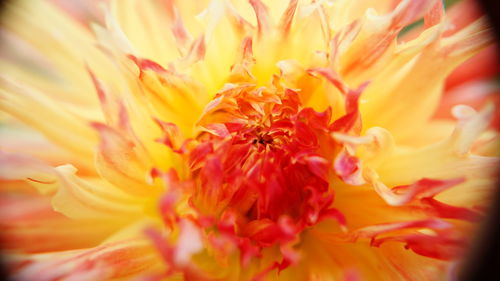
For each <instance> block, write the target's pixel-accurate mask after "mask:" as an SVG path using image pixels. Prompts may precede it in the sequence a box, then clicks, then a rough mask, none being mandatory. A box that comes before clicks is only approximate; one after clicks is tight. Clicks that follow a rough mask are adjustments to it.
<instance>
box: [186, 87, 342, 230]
mask: <svg viewBox="0 0 500 281" xmlns="http://www.w3.org/2000/svg"><path fill="white" fill-rule="evenodd" d="M330 118H331V112H330V110H327V111H325V112H323V113H318V112H315V111H314V110H312V109H311V108H303V107H302V106H301V103H300V100H299V96H298V94H297V93H296V92H294V91H292V90H289V89H285V90H280V89H268V88H254V87H252V86H245V87H234V88H231V89H229V90H226V91H223V92H221V93H219V94H218V96H217V97H216V98H215V99H214V101H213V102H212V103H210V104H209V105H208V106H207V108H206V110H205V114H204V115H203V117H202V118H201V119H200V122H199V124H200V125H201V126H202V127H204V128H205V129H206V130H204V131H203V132H202V133H200V134H199V135H198V137H197V141H198V144H197V146H196V147H195V148H194V149H193V150H192V151H191V152H190V155H189V163H190V171H191V173H192V175H193V178H195V181H196V182H195V186H196V188H195V189H196V190H195V193H194V196H193V197H192V204H193V205H194V206H195V207H196V208H197V209H198V210H199V211H200V212H201V213H203V214H205V215H209V216H213V217H214V218H216V219H224V218H225V217H228V216H231V217H234V219H235V221H234V223H235V226H236V231H237V233H238V234H239V235H242V236H250V237H251V236H255V235H257V233H258V232H259V229H260V227H262V225H263V224H265V225H267V224H273V223H278V222H279V221H280V220H283V219H286V220H289V221H291V222H293V226H294V227H296V228H298V229H303V228H304V227H307V226H309V225H313V224H316V223H317V222H318V221H320V220H321V219H322V218H323V217H324V216H325V215H326V214H327V213H328V210H329V206H330V205H331V203H332V202H333V191H332V190H331V188H329V183H328V182H329V177H330V167H331V158H332V155H333V151H325V150H321V149H324V148H325V147H326V148H328V147H333V146H332V145H326V144H324V142H331V141H332V140H331V137H330V132H329V129H328V126H329V122H330Z"/></svg>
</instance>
